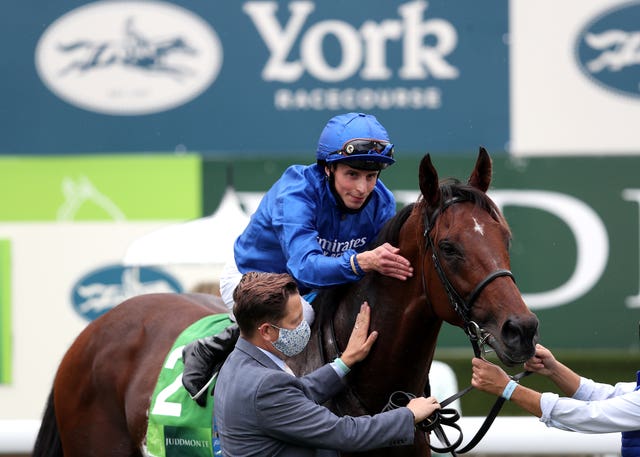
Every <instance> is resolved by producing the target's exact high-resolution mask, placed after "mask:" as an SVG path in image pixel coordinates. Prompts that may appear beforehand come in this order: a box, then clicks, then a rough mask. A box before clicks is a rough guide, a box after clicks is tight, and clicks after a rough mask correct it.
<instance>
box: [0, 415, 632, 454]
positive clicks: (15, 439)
mask: <svg viewBox="0 0 640 457" xmlns="http://www.w3.org/2000/svg"><path fill="white" fill-rule="evenodd" d="M483 420H484V418H483V417H462V418H461V419H460V421H459V422H458V423H459V424H460V426H461V427H462V430H463V432H464V433H465V438H464V442H463V444H464V443H467V442H468V441H469V440H470V439H471V437H472V436H473V435H474V434H475V432H476V431H477V430H478V429H479V428H480V425H481V424H482V421H483ZM39 426H40V421H38V420H0V454H21V453H24V454H28V453H30V452H31V451H32V449H33V444H34V442H35V438H36V435H37V434H38V428H39ZM619 453H620V434H619V433H608V434H604V435H585V434H578V433H570V432H563V431H561V430H556V429H551V428H547V427H546V426H545V425H544V424H542V423H541V422H540V421H538V420H537V419H536V418H534V417H498V418H497V419H496V420H495V422H494V423H493V425H492V426H491V428H490V429H489V431H488V432H487V434H486V435H485V437H484V438H483V439H482V441H480V443H479V444H478V445H477V446H476V448H475V449H473V451H471V452H470V453H469V454H467V455H474V454H485V455H486V454H493V455H501V454H504V455H506V454H508V455H519V454H529V455H531V454H541V455H542V454H555V455H561V454H564V455H576V454H581V455H599V456H603V455H607V456H616V455H620V454H619Z"/></svg>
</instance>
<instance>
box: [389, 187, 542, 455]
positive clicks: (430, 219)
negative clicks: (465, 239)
mask: <svg viewBox="0 0 640 457" xmlns="http://www.w3.org/2000/svg"><path fill="white" fill-rule="evenodd" d="M468 201H470V200H469V199H468V198H465V197H451V198H449V199H447V200H445V201H444V202H443V203H442V205H441V206H440V207H438V208H436V209H435V210H434V211H433V212H432V213H431V215H429V212H428V211H426V209H425V215H424V235H423V236H424V239H425V251H424V253H425V255H424V260H423V261H426V258H427V252H428V251H429V249H430V250H431V259H432V261H433V267H434V269H435V270H436V273H437V274H438V277H439V278H440V282H441V284H442V286H443V287H444V289H445V292H446V293H447V297H448V299H449V303H450V304H451V307H452V308H453V309H454V310H455V311H456V313H457V314H458V316H459V317H460V319H462V322H463V329H464V331H465V333H466V334H467V336H468V337H469V341H470V342H471V346H472V347H473V352H474V354H475V356H476V357H479V358H484V357H483V355H484V354H486V353H487V352H489V350H487V349H485V346H486V345H487V340H488V338H489V337H490V336H491V335H490V334H489V333H488V332H486V331H485V330H484V329H482V327H480V326H479V325H478V324H477V323H476V322H475V321H473V320H472V319H471V309H472V307H473V304H474V303H475V301H476V300H477V298H478V297H479V296H480V294H481V293H482V291H483V290H484V288H485V287H487V286H488V285H489V284H490V283H491V282H492V281H493V280H495V279H497V278H500V277H502V276H508V277H509V278H511V280H512V281H513V282H514V283H515V278H514V277H513V274H512V273H511V271H509V270H506V269H498V270H496V271H493V272H491V273H489V274H488V275H487V276H486V277H485V278H484V279H483V280H482V281H480V282H479V283H478V285H476V287H475V288H474V289H473V290H472V291H471V292H470V293H469V295H468V298H467V299H466V300H465V299H464V298H463V297H462V296H461V295H460V294H459V293H458V291H457V290H456V289H455V287H453V284H451V281H449V278H447V275H446V273H445V271H444V269H443V268H442V264H441V263H440V259H439V257H438V250H437V249H436V247H435V243H434V241H433V237H432V236H431V231H432V230H433V228H434V227H435V222H436V219H437V217H438V216H439V215H441V214H442V213H443V212H444V211H445V210H446V209H447V208H449V207H450V206H452V205H454V204H456V203H461V202H468ZM425 270H426V268H423V269H422V285H423V289H424V294H425V297H426V299H427V302H428V304H429V305H430V307H431V308H432V309H433V305H432V304H431V303H430V301H429V295H428V292H427V280H426V277H425ZM528 374H530V372H528V371H525V372H522V373H519V374H517V375H515V376H512V377H511V378H512V379H514V380H515V381H519V380H520V379H522V378H523V377H525V376H527V375H528ZM472 389H473V386H468V387H466V388H465V389H463V390H461V391H460V392H458V393H456V394H454V395H452V396H450V397H449V398H447V399H445V400H443V401H441V402H440V406H441V409H440V410H439V411H436V412H435V413H434V414H433V415H432V416H430V417H429V418H427V419H426V420H425V421H423V422H421V423H420V424H418V428H419V429H421V430H423V431H424V432H425V433H428V432H431V431H433V432H434V433H435V435H436V436H437V437H438V439H439V440H440V441H441V442H442V443H444V444H445V447H443V448H438V447H435V446H432V445H431V444H429V446H430V447H431V449H433V450H434V451H436V452H439V453H446V452H450V453H451V454H452V456H456V455H457V453H460V454H463V453H465V452H469V451H470V450H471V449H473V448H474V447H475V446H476V444H478V442H480V440H481V439H482V438H483V437H484V435H485V434H486V433H487V431H488V430H489V427H491V424H492V423H493V421H494V419H495V418H496V416H497V415H498V413H499V412H500V409H501V408H502V405H503V404H504V402H505V400H504V398H502V397H498V398H497V399H496V401H495V403H494V405H493V407H492V408H491V411H490V412H489V414H488V415H487V417H486V418H485V420H484V422H483V424H482V426H481V427H480V429H479V430H478V431H477V432H476V434H475V435H474V437H473V438H472V439H471V440H470V441H469V442H468V443H467V444H466V445H465V446H464V447H463V448H462V449H459V446H460V444H461V443H462V429H461V428H460V426H459V425H458V424H456V421H457V420H458V419H459V418H460V415H459V414H458V412H457V411H456V410H454V409H445V406H447V405H449V404H450V403H452V402H453V401H455V400H457V399H458V398H460V397H462V396H463V395H465V394H467V393H468V392H470V391H471V390H472ZM394 397H395V398H394ZM411 397H412V394H408V393H406V392H394V393H392V394H391V397H390V399H389V403H388V404H387V406H386V407H385V409H393V408H394V407H397V406H399V405H398V404H397V403H394V402H397V401H398V399H400V402H401V403H400V405H401V404H402V403H404V404H406V403H407V402H408V401H409V400H410V399H411ZM443 425H447V426H449V427H452V428H454V429H456V430H457V431H458V432H459V435H458V439H457V440H456V441H455V442H454V443H451V442H450V441H449V438H448V437H447V435H446V434H445V433H444V430H443V429H442V426H443Z"/></svg>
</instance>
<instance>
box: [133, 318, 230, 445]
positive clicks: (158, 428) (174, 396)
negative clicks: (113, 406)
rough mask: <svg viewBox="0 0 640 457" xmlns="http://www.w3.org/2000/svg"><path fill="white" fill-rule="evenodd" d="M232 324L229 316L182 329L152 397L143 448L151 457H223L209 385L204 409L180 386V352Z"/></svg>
mask: <svg viewBox="0 0 640 457" xmlns="http://www.w3.org/2000/svg"><path fill="white" fill-rule="evenodd" d="M231 324H232V321H231V319H229V314H215V315H211V316H207V317H204V318H202V319H200V320H199V321H197V322H195V323H194V324H192V325H191V326H190V327H188V328H187V329H185V330H184V331H183V332H182V333H181V334H180V336H179V337H178V339H176V341H175V342H174V343H173V347H172V348H171V350H170V351H169V354H168V355H167V358H166V359H165V362H164V364H163V365H162V369H161V370H160V375H159V376H158V382H157V384H156V388H155V390H154V391H153V396H152V397H151V408H150V410H149V424H148V426H147V437H146V438H147V442H146V448H147V453H148V455H150V456H152V457H212V456H216V457H217V456H219V455H222V454H221V453H220V451H219V444H218V443H219V442H218V440H217V436H216V434H215V427H214V426H213V425H214V424H213V398H209V397H210V395H211V389H213V386H214V385H215V382H212V383H211V384H210V385H209V389H208V391H207V393H206V395H207V397H208V401H207V406H206V407H204V408H203V407H201V406H198V404H197V403H196V402H195V401H193V400H192V399H191V397H190V396H189V393H188V392H187V391H186V389H185V388H184V387H183V385H182V371H183V369H184V364H183V362H182V349H183V348H184V346H185V345H187V344H188V343H190V342H192V341H194V340H197V339H199V338H202V337H205V336H210V335H216V334H218V333H220V332H222V331H223V330H224V329H225V328H226V327H228V326H229V325H231Z"/></svg>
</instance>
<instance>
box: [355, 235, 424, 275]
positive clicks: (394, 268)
mask: <svg viewBox="0 0 640 457" xmlns="http://www.w3.org/2000/svg"><path fill="white" fill-rule="evenodd" d="M399 252H400V249H399V248H396V247H394V246H392V245H391V244H389V243H384V244H382V245H380V246H378V247H377V248H375V249H373V250H371V251H365V252H361V253H360V254H358V255H357V260H358V264H359V265H360V268H362V269H363V270H364V271H373V270H375V271H377V272H378V273H380V274H383V275H385V276H390V277H392V278H396V279H400V280H403V281H404V280H406V279H407V278H410V277H411V276H413V267H412V266H411V263H410V262H409V261H408V260H407V259H405V258H404V257H402V256H401V255H400V254H399Z"/></svg>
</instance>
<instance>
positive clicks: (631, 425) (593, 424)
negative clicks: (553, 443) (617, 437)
mask: <svg viewBox="0 0 640 457" xmlns="http://www.w3.org/2000/svg"><path fill="white" fill-rule="evenodd" d="M635 388H636V383H633V382H621V383H618V384H616V385H615V386H611V385H609V384H601V383H596V382H594V381H592V380H591V379H586V378H581V379H580V387H578V390H577V391H576V393H575V394H574V395H573V397H571V398H568V397H560V396H558V395H557V394H554V393H549V392H546V393H543V394H542V397H541V399H540V408H541V409H542V417H540V421H541V422H544V423H545V424H546V425H547V426H548V427H555V428H559V429H561V430H569V431H574V432H581V433H613V432H624V431H633V430H640V391H634V389H635Z"/></svg>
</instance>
